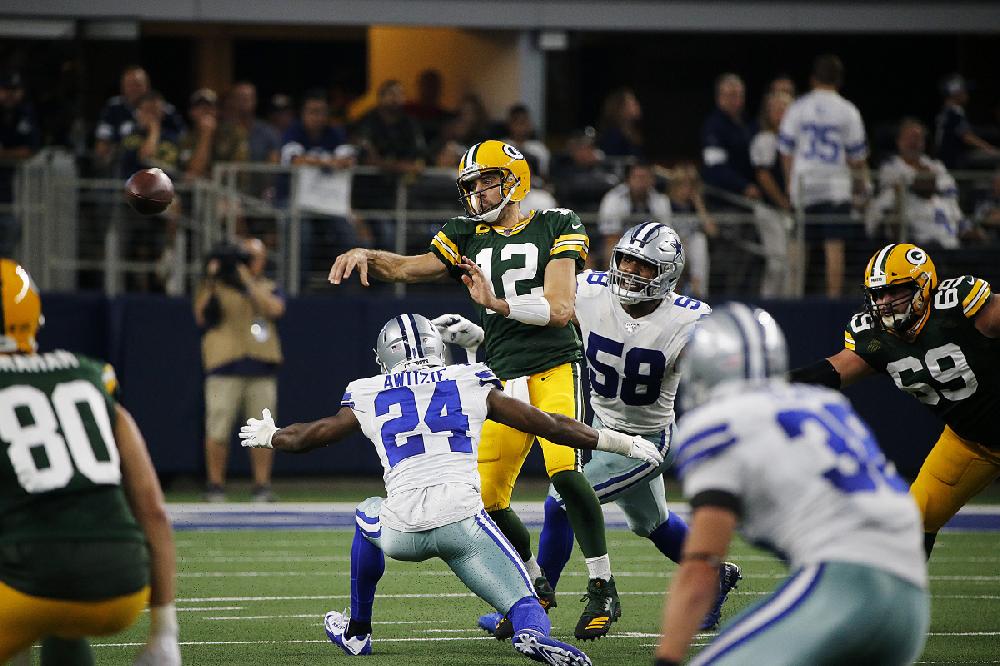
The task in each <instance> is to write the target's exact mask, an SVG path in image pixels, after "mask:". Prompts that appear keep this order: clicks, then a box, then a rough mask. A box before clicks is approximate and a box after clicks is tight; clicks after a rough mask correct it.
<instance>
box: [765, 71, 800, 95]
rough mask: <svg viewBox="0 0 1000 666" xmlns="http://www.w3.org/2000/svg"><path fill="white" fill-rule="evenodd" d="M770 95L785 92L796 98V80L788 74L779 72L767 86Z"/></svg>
mask: <svg viewBox="0 0 1000 666" xmlns="http://www.w3.org/2000/svg"><path fill="white" fill-rule="evenodd" d="M767 94H768V95H777V94H784V95H788V96H789V97H791V98H792V99H793V100H794V99H795V80H794V79H793V78H792V77H791V76H790V75H788V74H784V73H782V74H778V75H777V76H775V77H774V78H773V79H771V83H769V84H768V86H767Z"/></svg>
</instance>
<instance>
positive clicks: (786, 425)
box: [674, 381, 927, 587]
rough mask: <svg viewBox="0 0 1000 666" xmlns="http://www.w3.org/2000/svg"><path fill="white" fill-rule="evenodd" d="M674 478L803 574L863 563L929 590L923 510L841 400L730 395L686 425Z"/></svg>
mask: <svg viewBox="0 0 1000 666" xmlns="http://www.w3.org/2000/svg"><path fill="white" fill-rule="evenodd" d="M677 440H678V442H679V444H677V448H676V451H677V453H676V455H677V457H676V459H675V461H674V469H675V470H677V472H678V474H679V475H680V477H681V479H682V481H683V486H684V496H685V497H686V498H688V499H689V500H690V501H691V506H692V508H694V509H697V508H698V507H699V506H702V505H711V506H724V507H726V508H729V509H731V510H732V511H733V512H734V513H736V514H737V515H738V516H739V519H740V527H739V531H740V534H742V535H743V537H744V538H746V539H747V540H748V541H750V542H752V543H754V544H756V545H758V546H761V547H763V548H766V549H768V550H770V551H772V552H774V553H776V554H778V555H779V556H780V557H781V558H782V559H784V560H786V561H787V562H788V564H789V567H790V568H791V569H792V570H795V569H798V568H800V567H804V566H810V565H814V564H818V563H820V562H853V563H855V564H863V565H868V566H872V567H875V568H878V569H881V570H884V571H888V572H890V573H893V574H895V575H897V576H900V577H902V578H904V579H906V580H909V581H912V582H913V583H914V584H916V585H919V586H920V587H926V586H927V565H926V563H925V560H924V550H923V528H922V526H921V520H920V512H919V510H918V509H917V505H916V502H914V500H913V498H912V497H911V496H910V494H909V493H908V492H907V488H906V483H905V482H904V481H903V480H902V479H901V478H900V477H899V476H898V475H897V474H896V472H895V470H894V469H893V466H892V464H891V463H889V462H888V461H887V460H886V458H885V455H884V454H883V453H882V451H881V450H880V449H879V447H878V445H877V444H876V442H875V439H874V438H873V437H872V435H871V433H870V432H869V430H868V428H867V427H866V426H865V425H864V423H863V422H862V421H861V419H860V418H858V416H857V414H856V413H855V412H854V410H853V409H852V408H851V406H850V403H849V402H848V401H847V398H846V397H844V395H842V394H841V393H840V392H838V391H832V390H830V389H826V388H821V387H813V386H804V385H801V384H787V383H785V382H784V381H773V382H770V383H768V384H764V385H760V386H757V387H751V388H747V387H744V386H741V387H737V388H733V389H729V390H727V389H726V388H724V387H723V388H720V389H719V390H717V391H716V392H715V393H713V394H712V396H711V397H710V399H709V400H708V401H707V402H706V403H705V404H703V405H702V406H700V407H698V408H697V409H694V410H692V411H689V412H688V413H687V414H685V415H684V417H683V418H681V420H680V423H679V424H678V437H677Z"/></svg>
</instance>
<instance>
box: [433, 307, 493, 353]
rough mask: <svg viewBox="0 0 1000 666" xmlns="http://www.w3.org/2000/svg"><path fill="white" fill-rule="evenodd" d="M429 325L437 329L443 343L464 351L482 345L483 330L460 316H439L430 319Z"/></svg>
mask: <svg viewBox="0 0 1000 666" xmlns="http://www.w3.org/2000/svg"><path fill="white" fill-rule="evenodd" d="M431 323H432V324H434V326H435V327H436V328H437V330H438V332H439V333H440V334H441V338H442V339H443V340H444V341H445V342H448V343H451V344H453V345H458V346H459V347H463V348H465V349H475V348H476V347H478V346H479V345H481V344H483V339H484V337H485V334H484V333H483V329H481V328H480V327H479V326H476V325H475V324H473V323H472V322H471V321H469V320H468V319H466V318H465V317H463V316H461V315H457V314H446V315H441V316H440V317H438V318H436V319H432V320H431Z"/></svg>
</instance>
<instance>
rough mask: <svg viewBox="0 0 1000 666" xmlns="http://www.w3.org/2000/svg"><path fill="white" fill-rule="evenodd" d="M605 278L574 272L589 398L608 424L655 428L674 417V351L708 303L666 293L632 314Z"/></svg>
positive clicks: (639, 430)
mask: <svg viewBox="0 0 1000 666" xmlns="http://www.w3.org/2000/svg"><path fill="white" fill-rule="evenodd" d="M607 284H608V274H607V273H606V272H603V271H602V272H597V271H585V272H584V273H581V274H580V275H579V276H577V288H576V318H577V321H578V322H579V324H580V330H581V332H582V334H583V346H584V350H585V353H586V355H587V365H588V368H589V373H590V404H591V406H592V407H593V408H594V413H595V414H597V417H598V418H600V419H601V423H603V424H604V425H605V426H606V427H608V428H614V429H615V430H621V431H623V432H628V433H632V434H637V435H648V434H655V433H658V432H660V431H662V430H665V429H666V428H667V427H668V426H669V425H670V424H671V423H673V422H674V398H675V397H676V395H677V383H678V381H679V379H680V375H679V374H678V373H677V370H676V363H677V356H678V354H680V352H681V350H682V349H683V348H684V345H685V344H687V341H688V339H689V338H690V336H691V332H692V330H693V327H694V325H695V323H696V322H697V321H698V320H699V319H701V318H702V317H703V316H705V315H707V314H709V313H710V312H711V311H712V308H710V307H709V306H708V305H707V304H705V303H702V302H701V301H699V300H697V299H694V298H689V297H687V296H677V295H675V294H670V295H668V296H667V297H666V298H665V299H663V302H662V303H660V306H659V307H658V308H656V310H654V311H653V312H651V313H650V314H648V315H646V316H645V317H640V318H638V319H633V318H632V317H631V316H630V315H629V314H628V313H627V312H625V310H624V309H623V308H622V306H621V303H619V302H618V299H617V298H615V296H614V294H612V293H611V290H610V289H608V287H607Z"/></svg>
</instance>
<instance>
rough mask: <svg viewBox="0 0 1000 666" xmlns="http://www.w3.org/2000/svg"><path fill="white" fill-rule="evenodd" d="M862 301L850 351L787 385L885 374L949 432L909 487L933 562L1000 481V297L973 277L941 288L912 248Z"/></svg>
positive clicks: (872, 283) (878, 276) (904, 249)
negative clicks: (968, 510) (961, 517)
mask: <svg viewBox="0 0 1000 666" xmlns="http://www.w3.org/2000/svg"><path fill="white" fill-rule="evenodd" d="M865 293H866V309H865V311H864V312H861V313H859V314H857V315H855V316H854V317H852V318H851V321H850V323H849V324H848V327H847V330H846V331H845V333H844V349H843V350H842V351H840V352H839V353H837V354H835V355H834V356H831V357H829V358H827V359H824V360H821V361H819V362H818V363H815V364H813V365H811V366H807V367H803V368H799V369H797V370H793V371H792V373H791V379H792V381H804V382H810V383H818V384H824V385H827V386H831V387H833V388H840V387H843V386H848V385H850V384H852V383H854V382H855V381H857V380H859V379H861V378H863V377H866V376H868V375H873V374H876V373H884V374H887V375H889V376H890V377H892V381H893V382H894V383H895V384H896V386H897V387H898V388H899V389H900V390H902V391H905V392H906V393H909V394H910V395H912V396H913V397H915V398H916V399H917V400H919V401H920V402H922V403H923V404H924V405H926V406H927V408H928V409H930V410H931V411H932V412H934V413H935V414H937V416H938V417H940V418H941V420H942V421H944V422H945V426H944V430H943V431H942V433H941V435H940V437H939V438H938V440H937V443H935V445H934V448H933V449H932V450H931V452H930V453H929V454H928V455H927V458H926V459H925V460H924V463H923V465H922V466H921V468H920V473H919V474H918V475H917V478H916V480H915V481H914V482H913V485H912V486H910V493H911V494H912V495H913V497H914V499H915V500H916V501H917V505H918V506H919V507H920V511H921V513H922V514H923V518H924V547H925V550H926V552H927V555H928V557H930V553H931V549H932V548H933V547H934V539H935V537H936V536H937V533H938V531H939V530H940V529H941V528H942V527H943V526H944V525H945V523H947V522H948V521H949V520H950V519H951V518H952V516H954V515H955V514H956V513H957V512H958V510H959V509H961V508H962V506H964V505H965V503H966V502H968V501H969V499H970V498H972V497H973V496H974V495H976V494H977V493H978V492H979V491H981V490H982V489H983V488H985V487H986V486H988V485H989V484H990V483H992V482H993V481H994V480H996V479H997V478H998V477H1000V430H998V429H997V427H996V421H995V418H996V414H997V412H998V411H1000V297H998V296H996V295H994V294H993V293H992V291H991V290H990V285H989V284H988V283H987V282H986V281H985V280H980V279H977V278H975V277H972V276H969V275H963V276H961V277H957V278H952V279H950V280H943V281H942V282H941V283H940V284H939V283H938V276H937V270H936V269H935V268H934V262H932V261H931V258H930V256H929V255H928V254H927V252H925V251H924V250H922V249H921V248H919V247H917V246H916V245H911V244H908V243H901V244H890V245H886V246H885V247H884V248H882V249H881V250H879V251H878V252H876V253H875V255H874V256H873V257H872V258H871V260H870V261H869V262H868V266H867V268H866V269H865Z"/></svg>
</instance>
